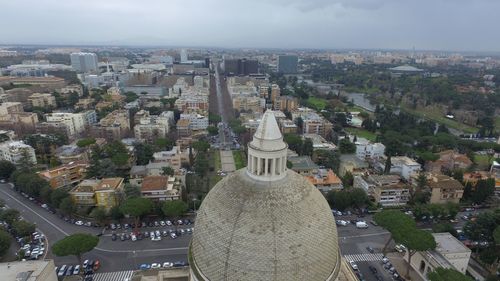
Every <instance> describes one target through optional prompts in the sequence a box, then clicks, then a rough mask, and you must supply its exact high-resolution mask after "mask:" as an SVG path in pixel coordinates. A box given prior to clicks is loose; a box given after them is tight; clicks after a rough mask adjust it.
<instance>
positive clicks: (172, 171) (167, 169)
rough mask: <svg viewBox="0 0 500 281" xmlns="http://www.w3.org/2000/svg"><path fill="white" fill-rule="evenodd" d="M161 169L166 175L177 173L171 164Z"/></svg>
mask: <svg viewBox="0 0 500 281" xmlns="http://www.w3.org/2000/svg"><path fill="white" fill-rule="evenodd" d="M161 170H162V171H161V173H162V175H164V176H173V175H174V174H175V170H174V169H173V168H172V167H170V166H167V167H163V168H162V169H161Z"/></svg>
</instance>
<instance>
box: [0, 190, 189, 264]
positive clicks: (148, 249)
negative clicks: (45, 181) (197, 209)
mask: <svg viewBox="0 0 500 281" xmlns="http://www.w3.org/2000/svg"><path fill="white" fill-rule="evenodd" d="M0 198H1V199H2V200H4V201H5V203H6V204H7V205H8V206H9V207H10V208H14V209H17V210H19V211H20V212H21V216H23V217H24V219H26V220H27V221H30V222H33V223H35V224H36V226H37V228H38V229H39V230H40V231H41V232H42V233H44V234H45V236H46V237H47V240H48V243H49V247H48V250H49V252H48V254H47V258H51V259H54V260H55V263H56V266H58V265H59V266H60V265H62V264H76V263H77V260H76V258H75V257H56V256H54V255H53V254H52V253H51V251H50V245H52V244H53V243H54V242H55V241H57V240H59V239H62V238H64V237H65V236H67V235H70V234H73V233H78V232H80V233H81V232H85V233H92V234H98V233H101V232H102V228H94V227H85V226H77V225H74V224H71V223H68V222H65V221H64V220H62V219H61V218H59V217H58V216H57V215H54V214H51V213H49V212H47V211H46V210H45V209H43V208H41V207H40V206H38V205H36V204H34V203H32V202H31V201H29V200H28V199H26V198H24V197H23V196H21V195H20V194H19V193H17V192H16V191H14V190H13V189H12V188H11V186H10V185H9V184H0ZM156 229H159V230H163V229H167V228H153V227H148V228H145V229H144V230H143V231H145V230H148V231H151V230H156ZM128 232H130V230H129V231H128ZM117 233H120V231H117ZM190 239H191V235H184V236H180V237H179V238H177V239H170V238H166V237H165V238H164V239H162V240H161V241H151V240H150V239H147V238H146V239H144V240H141V241H136V242H132V241H130V240H127V241H123V242H122V241H120V239H117V240H116V241H112V240H111V236H110V234H109V231H108V234H105V235H104V236H102V237H100V240H99V244H98V245H97V247H96V249H94V250H93V251H91V252H89V253H87V254H85V255H84V259H93V260H99V261H100V262H101V264H102V267H101V269H100V270H99V272H107V271H122V270H130V269H136V268H138V266H139V265H140V264H141V263H150V264H151V263H154V262H162V263H163V262H166V261H170V262H175V261H187V247H188V245H189V241H190Z"/></svg>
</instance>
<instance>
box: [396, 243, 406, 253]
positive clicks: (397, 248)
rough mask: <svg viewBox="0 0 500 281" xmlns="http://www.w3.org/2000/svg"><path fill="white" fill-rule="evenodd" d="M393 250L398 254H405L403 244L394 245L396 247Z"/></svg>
mask: <svg viewBox="0 0 500 281" xmlns="http://www.w3.org/2000/svg"><path fill="white" fill-rule="evenodd" d="M394 249H396V251H398V252H400V253H402V252H406V247H405V246H404V245H403V244H398V245H396V247H394Z"/></svg>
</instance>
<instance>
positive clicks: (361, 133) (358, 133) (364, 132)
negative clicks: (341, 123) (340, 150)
mask: <svg viewBox="0 0 500 281" xmlns="http://www.w3.org/2000/svg"><path fill="white" fill-rule="evenodd" d="M346 131H348V132H349V133H350V134H353V135H356V136H358V137H361V138H365V139H367V140H369V141H373V142H374V141H375V140H376V139H377V134H375V133H372V132H370V131H367V130H365V129H361V128H346Z"/></svg>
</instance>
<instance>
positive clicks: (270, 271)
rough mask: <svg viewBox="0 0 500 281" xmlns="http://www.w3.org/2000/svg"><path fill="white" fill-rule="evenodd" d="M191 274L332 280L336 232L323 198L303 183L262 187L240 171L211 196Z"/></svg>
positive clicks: (292, 180) (201, 217) (290, 178)
mask: <svg viewBox="0 0 500 281" xmlns="http://www.w3.org/2000/svg"><path fill="white" fill-rule="evenodd" d="M191 254H192V257H193V260H194V264H192V265H191V266H192V267H193V268H194V270H195V271H197V272H198V274H199V275H201V276H204V278H206V280H211V281H216V280H217V281H218V280H249V281H250V280H251V281H257V280H276V281H277V280H282V281H292V280H300V281H303V280H308V281H315V280H318V281H324V280H334V279H335V277H336V276H337V273H338V269H339V262H340V260H339V254H340V253H339V249H338V242H337V229H336V225H335V221H334V218H333V215H332V212H331V210H330V208H329V206H328V203H327V202H326V200H325V198H324V197H323V195H322V194H321V193H320V192H319V191H318V190H317V189H316V188H315V187H314V186H313V185H312V184H310V183H309V182H308V181H306V180H305V179H304V178H303V177H302V176H301V175H298V174H297V173H295V172H293V171H290V170H289V171H288V175H287V176H286V177H285V178H284V179H282V180H277V181H271V182H260V181H256V180H253V179H251V178H250V177H249V176H247V174H246V172H245V169H241V170H238V171H236V172H234V173H232V174H230V175H229V176H227V177H226V178H224V179H223V180H221V181H220V182H219V183H218V184H216V185H215V186H214V188H213V189H212V190H211V191H210V192H209V193H208V195H207V196H206V198H205V200H204V201H203V204H202V205H201V208H200V210H199V211H198V215H197V219H196V227H195V231H194V234H193V240H192V244H191Z"/></svg>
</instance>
